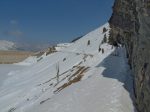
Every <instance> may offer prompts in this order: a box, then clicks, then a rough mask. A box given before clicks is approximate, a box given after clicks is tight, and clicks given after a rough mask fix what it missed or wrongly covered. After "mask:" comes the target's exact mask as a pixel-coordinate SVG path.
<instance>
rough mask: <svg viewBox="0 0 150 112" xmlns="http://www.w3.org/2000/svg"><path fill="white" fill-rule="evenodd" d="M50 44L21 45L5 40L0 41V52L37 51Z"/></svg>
mask: <svg viewBox="0 0 150 112" xmlns="http://www.w3.org/2000/svg"><path fill="white" fill-rule="evenodd" d="M49 46H51V45H50V44H36V45H35V44H34V45H32V44H22V43H16V42H12V41H7V40H0V50H2V51H7V50H18V51H39V50H42V49H46V48H48V47H49Z"/></svg>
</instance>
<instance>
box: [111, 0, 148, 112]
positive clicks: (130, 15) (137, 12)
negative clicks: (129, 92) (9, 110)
mask: <svg viewBox="0 0 150 112" xmlns="http://www.w3.org/2000/svg"><path fill="white" fill-rule="evenodd" d="M109 23H110V25H111V28H112V30H111V36H110V42H111V43H112V44H114V45H116V42H117V43H121V44H122V45H125V46H126V50H127V57H128V58H129V64H130V65H131V68H132V71H133V74H134V90H135V103H136V105H137V109H138V110H139V111H140V112H150V74H149V73H150V65H149V64H150V50H149V49H150V0H115V3H114V6H113V14H112V17H111V18H110V21H109Z"/></svg>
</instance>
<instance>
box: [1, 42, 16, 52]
mask: <svg viewBox="0 0 150 112" xmlns="http://www.w3.org/2000/svg"><path fill="white" fill-rule="evenodd" d="M15 48H16V47H15V43H14V42H11V41H6V40H0V50H5V51H7V50H14V49H15Z"/></svg>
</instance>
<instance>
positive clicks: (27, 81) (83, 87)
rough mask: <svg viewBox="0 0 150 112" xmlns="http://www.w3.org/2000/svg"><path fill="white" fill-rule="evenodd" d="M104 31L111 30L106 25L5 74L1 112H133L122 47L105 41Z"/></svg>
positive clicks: (1, 87) (128, 72)
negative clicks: (54, 51) (104, 29)
mask: <svg viewBox="0 0 150 112" xmlns="http://www.w3.org/2000/svg"><path fill="white" fill-rule="evenodd" d="M104 27H105V28H106V29H109V25H108V24H105V25H103V26H101V27H99V28H97V29H96V30H94V31H92V32H90V33H88V34H87V35H85V36H83V37H82V38H80V39H79V40H77V41H75V42H73V43H71V44H70V45H68V46H65V48H62V49H59V51H58V52H56V53H52V54H49V55H47V56H46V55H43V57H44V58H43V59H41V60H39V61H36V62H34V63H32V64H29V65H28V66H26V67H25V68H24V69H21V70H17V71H16V70H15V71H11V72H9V73H8V74H7V75H8V76H9V77H8V78H7V79H6V80H5V81H3V84H2V85H0V111H1V112H133V111H134V106H133V104H132V99H131V97H130V95H132V94H130V92H129V91H130V89H129V88H128V85H130V83H132V82H130V79H131V77H130V70H129V68H128V65H127V62H126V58H125V51H124V48H123V47H118V48H114V47H113V46H111V45H109V44H107V43H106V42H104V40H105V41H107V40H108V35H109V34H108V33H109V30H107V31H106V32H103V28H104ZM105 37H106V38H105ZM104 38H105V39H104ZM29 60H30V61H34V60H32V59H29ZM20 64H21V63H20ZM127 79H128V80H127Z"/></svg>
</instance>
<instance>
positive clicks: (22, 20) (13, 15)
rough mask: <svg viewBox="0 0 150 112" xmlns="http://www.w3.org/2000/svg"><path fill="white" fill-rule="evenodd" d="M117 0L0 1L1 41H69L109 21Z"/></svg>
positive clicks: (31, 42)
mask: <svg viewBox="0 0 150 112" xmlns="http://www.w3.org/2000/svg"><path fill="white" fill-rule="evenodd" d="M113 2H114V0H0V39H1V40H13V41H17V42H21V43H30V44H33V43H56V42H69V41H71V40H72V39H73V38H75V37H78V36H81V35H84V34H86V33H88V32H89V31H91V30H93V29H95V28H97V27H99V26H100V25H102V24H104V23H106V22H107V20H108V19H109V17H110V15H111V13H112V11H111V10H112V5H113Z"/></svg>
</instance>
